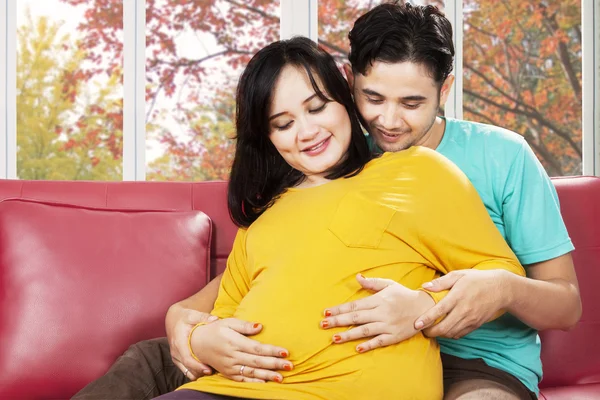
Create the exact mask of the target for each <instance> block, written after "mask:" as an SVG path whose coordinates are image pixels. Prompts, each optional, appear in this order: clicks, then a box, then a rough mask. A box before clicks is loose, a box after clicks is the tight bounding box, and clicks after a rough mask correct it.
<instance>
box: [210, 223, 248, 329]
mask: <svg viewBox="0 0 600 400" xmlns="http://www.w3.org/2000/svg"><path fill="white" fill-rule="evenodd" d="M246 234H247V230H246V229H239V230H238V232H237V234H236V236H235V240H234V241H233V247H232V249H231V253H229V258H228V259H227V268H226V269H225V272H224V273H223V278H222V279H221V285H220V287H219V294H218V295H217V300H216V301H215V307H214V309H213V311H212V313H211V314H213V315H216V316H217V317H219V318H229V317H231V316H233V315H234V313H235V311H236V309H237V307H238V305H239V304H240V302H241V301H242V299H243V298H244V296H245V295H246V294H247V293H248V291H249V290H250V278H249V274H248V270H247V258H246Z"/></svg>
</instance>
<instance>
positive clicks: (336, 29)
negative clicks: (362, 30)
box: [319, 0, 444, 64]
mask: <svg viewBox="0 0 600 400" xmlns="http://www.w3.org/2000/svg"><path fill="white" fill-rule="evenodd" d="M383 3H389V0H319V44H320V45H321V46H323V48H325V49H326V50H327V51H329V52H330V53H331V54H332V55H333V56H334V57H335V59H336V61H338V62H339V63H342V64H343V63H346V62H348V50H349V43H348V32H350V29H352V26H354V21H356V19H357V18H358V17H360V16H361V15H363V14H364V13H366V12H367V11H369V10H370V9H372V8H373V7H375V6H378V5H379V4H383ZM409 3H411V4H418V5H429V4H432V5H435V6H437V7H439V9H440V10H441V11H444V1H443V0H413V1H409Z"/></svg>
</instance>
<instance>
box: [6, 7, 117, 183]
mask: <svg viewBox="0 0 600 400" xmlns="http://www.w3.org/2000/svg"><path fill="white" fill-rule="evenodd" d="M77 3H80V2H79V1H78V0H18V2H17V175H18V177H19V178H21V179H59V180H80V179H85V180H121V179H122V153H123V152H122V147H123V146H122V126H123V122H122V121H123V111H122V102H123V86H122V83H121V81H122V63H121V59H120V58H112V57H111V58H109V57H102V55H103V54H105V53H106V52H107V51H109V50H108V49H107V48H104V46H102V47H101V46H97V43H98V39H97V36H96V37H93V36H90V35H91V33H92V31H91V28H92V27H94V26H96V25H98V24H101V25H103V26H107V27H110V29H111V33H112V35H113V43H111V44H110V46H115V47H121V46H122V26H123V17H122V15H123V12H122V1H121V0H119V1H106V0H104V1H102V2H101V3H102V4H103V5H104V7H105V9H108V11H110V12H109V13H106V12H105V13H102V12H101V11H102V10H99V9H96V8H94V9H93V10H94V12H90V13H88V14H85V16H84V11H85V10H84V9H82V8H81V7H76V6H75V4H77ZM87 3H96V1H93V2H92V1H90V2H87ZM98 7H100V6H98ZM104 11H107V10H104ZM107 29H109V28H107Z"/></svg>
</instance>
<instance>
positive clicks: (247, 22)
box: [62, 0, 279, 180]
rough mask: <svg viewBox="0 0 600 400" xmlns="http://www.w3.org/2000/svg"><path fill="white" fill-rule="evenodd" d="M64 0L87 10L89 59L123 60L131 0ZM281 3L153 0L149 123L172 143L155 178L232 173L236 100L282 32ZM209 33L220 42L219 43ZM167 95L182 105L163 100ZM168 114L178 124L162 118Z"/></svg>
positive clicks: (149, 8) (149, 4)
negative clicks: (246, 72)
mask: <svg viewBox="0 0 600 400" xmlns="http://www.w3.org/2000/svg"><path fill="white" fill-rule="evenodd" d="M62 1H63V2H65V3H68V4H71V5H73V6H76V7H82V8H83V9H84V10H85V11H84V12H85V16H86V18H85V19H84V20H83V21H82V22H81V24H80V25H79V30H80V31H81V32H83V33H84V37H85V39H84V44H85V47H86V48H87V49H89V54H88V56H89V59H90V60H92V61H93V62H94V63H95V64H98V65H99V64H104V65H107V69H109V68H114V66H115V65H116V63H117V62H121V60H122V55H123V42H122V28H123V27H122V22H121V21H122V18H121V17H120V16H121V15H122V12H123V1H122V0H93V1H88V0H62ZM278 7H279V1H272V0H244V1H238V0H204V1H187V0H147V1H146V82H147V85H146V130H147V134H148V136H149V137H154V138H156V140H157V141H158V142H160V143H162V144H163V145H165V146H166V147H165V153H164V154H163V155H162V156H161V157H159V158H158V159H157V160H155V162H152V163H150V164H149V166H148V167H149V168H148V177H149V178H150V179H178V180H180V179H186V180H187V179H190V180H197V179H223V178H226V177H227V176H228V171H229V167H230V163H231V156H232V154H233V147H232V141H231V139H228V138H229V137H230V136H231V135H230V133H225V131H229V130H230V127H231V126H232V125H231V124H232V119H233V114H232V112H231V111H230V110H229V108H230V106H229V104H230V103H231V99H232V96H233V94H234V92H235V87H236V84H237V79H238V76H239V74H240V72H241V69H242V68H243V66H244V65H245V64H246V63H247V62H248V60H249V59H250V57H251V56H252V54H254V53H255V52H256V51H257V50H258V49H260V48H261V47H263V46H265V45H266V44H268V43H270V42H272V41H274V40H277V39H278V38H279V15H278V14H279V13H278ZM194 36H196V40H195V41H193V40H191V39H190V38H193V37H194ZM197 36H201V37H197ZM186 37H187V40H184V39H185V38H186ZM182 38H184V39H182ZM207 38H208V39H207ZM203 40H208V41H209V42H214V46H212V47H213V49H210V48H206V46H204V43H203ZM191 46H193V48H190V47H191ZM107 60H114V61H115V64H113V65H110V62H107ZM94 72H98V71H94ZM105 72H110V71H105ZM164 99H167V100H170V101H172V102H173V101H174V102H175V106H173V107H171V108H165V106H161V104H165V103H166V101H165V100H164ZM224 110H227V111H224ZM165 116H168V117H169V118H170V119H171V121H173V120H174V121H175V122H176V126H175V125H173V124H165V123H162V124H161V123H160V120H161V119H163V118H164V117H165ZM224 151H225V152H226V154H223V152H224ZM221 155H222V156H221ZM200 167H201V168H200ZM225 171H227V172H225Z"/></svg>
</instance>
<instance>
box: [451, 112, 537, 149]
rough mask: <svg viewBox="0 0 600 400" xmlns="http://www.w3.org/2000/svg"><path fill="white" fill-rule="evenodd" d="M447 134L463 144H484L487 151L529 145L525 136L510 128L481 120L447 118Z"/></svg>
mask: <svg viewBox="0 0 600 400" xmlns="http://www.w3.org/2000/svg"><path fill="white" fill-rule="evenodd" d="M446 134H448V135H449V136H450V137H451V139H452V140H454V141H456V142H459V143H461V144H462V145H463V146H474V147H478V146H483V147H484V148H485V150H486V151H506V150H508V151H510V152H514V151H515V150H518V149H521V148H523V147H524V146H527V142H526V141H525V138H523V136H521V135H520V134H518V133H516V132H513V131H511V130H509V129H506V128H502V127H499V126H496V125H489V124H483V123H480V122H473V121H466V120H459V119H453V118H447V119H446Z"/></svg>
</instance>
